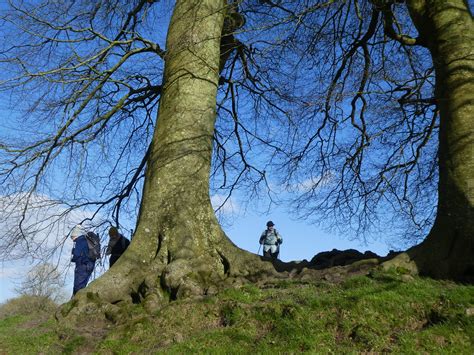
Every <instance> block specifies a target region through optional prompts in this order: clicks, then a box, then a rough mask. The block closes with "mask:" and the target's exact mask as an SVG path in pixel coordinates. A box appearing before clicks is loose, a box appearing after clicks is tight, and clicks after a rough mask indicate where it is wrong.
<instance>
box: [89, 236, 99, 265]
mask: <svg viewBox="0 0 474 355" xmlns="http://www.w3.org/2000/svg"><path fill="white" fill-rule="evenodd" d="M86 240H87V246H88V247H89V259H91V260H93V261H96V260H97V259H100V238H99V236H98V235H97V234H95V233H94V232H87V233H86Z"/></svg>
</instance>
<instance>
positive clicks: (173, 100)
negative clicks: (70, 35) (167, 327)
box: [62, 0, 275, 316]
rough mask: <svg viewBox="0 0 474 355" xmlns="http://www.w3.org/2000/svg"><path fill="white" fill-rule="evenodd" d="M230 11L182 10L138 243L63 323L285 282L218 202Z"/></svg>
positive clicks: (171, 44) (217, 2) (202, 5)
mask: <svg viewBox="0 0 474 355" xmlns="http://www.w3.org/2000/svg"><path fill="white" fill-rule="evenodd" d="M225 5H226V3H225V1H224V0H181V1H177V2H176V5H175V9H174V13H173V16H172V19H171V23H170V27H169V30H168V37H167V52H166V58H165V72H164V80H163V93H162V97H161V101H160V108H159V114H158V120H157V126H156V129H155V132H154V137H153V141H152V144H151V151H150V155H149V160H148V164H147V171H146V175H145V183H144V190H143V200H142V203H141V208H140V213H139V218H138V223H137V227H136V231H135V234H134V237H133V241H132V243H131V245H130V247H129V248H128V249H127V251H126V252H125V253H124V254H123V255H122V256H121V258H120V259H119V260H118V261H117V263H116V264H114V266H113V267H112V268H111V269H110V270H109V271H107V272H106V273H105V274H104V275H103V276H101V277H100V278H99V279H97V280H95V281H94V282H93V283H91V284H90V285H89V286H88V287H87V288H86V289H84V290H81V291H80V292H79V293H78V294H77V295H76V298H75V302H72V303H73V304H71V305H68V306H67V307H65V308H63V311H62V315H63V316H67V315H69V314H76V315H79V314H80V313H81V312H82V313H84V312H86V313H87V307H88V304H89V305H90V304H91V302H92V301H97V302H96V303H98V304H101V307H105V310H104V311H105V312H106V313H107V312H109V311H110V307H112V305H114V304H117V303H121V302H130V301H131V302H134V303H143V304H144V305H145V307H149V308H150V309H151V310H153V309H156V308H158V307H160V305H162V304H163V303H164V302H169V300H172V299H176V298H181V297H186V296H189V295H203V294H206V293H211V292H212V291H213V290H214V289H215V288H216V287H218V285H222V284H225V283H226V282H229V283H231V282H237V280H240V279H241V278H246V279H252V277H257V276H258V275H260V276H261V275H262V273H264V274H269V275H272V274H275V269H274V267H273V266H272V265H271V263H267V262H262V261H260V258H259V257H257V256H255V255H253V254H251V253H248V252H246V251H243V250H241V249H239V248H237V247H236V246H235V245H234V244H233V243H232V242H231V241H230V240H229V239H228V238H227V237H226V236H225V234H224V232H223V231H222V229H221V228H220V226H219V223H218V222H217V220H216V217H215V214H214V211H213V209H212V206H211V202H210V197H209V174H210V166H211V154H212V141H213V134H214V123H215V119H216V94H217V86H218V79H219V66H220V63H219V62H220V41H221V34H222V30H223V23H224V17H225ZM94 312H95V311H94Z"/></svg>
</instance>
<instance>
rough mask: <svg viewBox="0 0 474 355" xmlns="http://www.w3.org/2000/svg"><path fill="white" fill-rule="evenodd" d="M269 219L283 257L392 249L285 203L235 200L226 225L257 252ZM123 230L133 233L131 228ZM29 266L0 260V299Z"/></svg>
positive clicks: (66, 250)
mask: <svg viewBox="0 0 474 355" xmlns="http://www.w3.org/2000/svg"><path fill="white" fill-rule="evenodd" d="M268 220H272V221H273V222H274V223H275V228H276V229H277V230H278V231H279V232H280V234H281V235H282V236H283V240H284V242H283V245H282V246H281V253H280V259H281V260H283V261H291V260H303V259H307V260H310V259H311V258H312V257H313V256H314V255H316V254H317V253H319V252H322V251H328V250H332V249H334V248H335V249H340V250H344V249H357V250H359V251H361V252H364V251H366V250H371V251H373V252H375V253H377V254H378V255H386V254H387V253H388V251H389V250H390V249H391V247H390V245H389V244H387V243H386V242H383V241H373V242H370V243H369V244H367V245H365V244H364V243H363V242H362V241H360V240H353V241H350V240H348V239H347V238H343V237H339V236H337V235H332V234H328V233H326V232H324V231H322V230H321V229H320V228H318V227H317V226H314V225H311V224H308V223H306V222H305V221H301V220H295V219H293V218H291V217H290V216H289V214H288V213H287V212H286V211H285V210H284V208H283V207H278V208H273V209H272V210H271V211H270V212H269V213H267V214H261V213H259V212H258V211H255V210H253V211H251V210H247V211H246V212H243V211H240V210H239V208H238V206H236V205H235V204H234V209H233V211H230V210H226V211H225V216H224V220H223V221H224V223H223V228H224V231H225V232H226V233H227V235H228V236H229V238H230V239H231V240H232V241H233V242H234V243H235V244H236V245H237V246H239V247H240V248H242V249H245V250H248V251H250V252H252V253H257V251H258V249H259V244H258V239H259V237H260V234H261V233H262V231H263V230H264V229H265V224H266V222H267V221H268ZM230 221H232V224H231V223H230ZM122 232H123V233H124V234H125V235H126V236H127V237H129V235H130V232H129V231H126V230H124V231H122ZM103 237H104V236H103ZM71 247H72V242H71V241H70V240H67V241H66V243H65V246H64V249H63V257H64V262H65V267H67V266H68V265H69V268H68V269H66V270H65V271H64V272H65V277H66V279H67V283H66V286H65V294H66V295H67V296H69V295H70V293H71V290H72V284H71V280H72V272H73V265H72V264H68V259H69V255H70V254H69V253H70V249H71ZM260 252H261V251H260ZM106 264H107V263H106ZM28 269H29V265H28V263H27V262H26V261H25V260H20V261H16V262H0V303H3V302H5V301H6V300H7V299H10V298H14V297H16V296H17V295H16V294H15V292H14V288H15V286H17V285H18V284H19V283H20V282H21V279H22V278H23V277H24V275H25V274H26V272H27V271H28ZM98 270H99V268H98Z"/></svg>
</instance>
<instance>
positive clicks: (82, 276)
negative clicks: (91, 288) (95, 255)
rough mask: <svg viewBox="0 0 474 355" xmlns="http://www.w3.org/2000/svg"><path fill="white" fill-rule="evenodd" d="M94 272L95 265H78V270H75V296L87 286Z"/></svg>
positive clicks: (73, 292)
mask: <svg viewBox="0 0 474 355" xmlns="http://www.w3.org/2000/svg"><path fill="white" fill-rule="evenodd" d="M93 270H94V264H93V263H88V264H79V265H76V269H75V270H74V288H73V291H72V294H73V295H75V294H76V292H77V291H79V290H80V289H83V288H84V287H86V286H87V282H88V281H89V277H90V276H91V274H92V271H93Z"/></svg>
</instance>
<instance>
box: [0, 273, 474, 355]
mask: <svg viewBox="0 0 474 355" xmlns="http://www.w3.org/2000/svg"><path fill="white" fill-rule="evenodd" d="M123 314H124V315H125V314H126V315H127V317H126V319H127V321H123V320H122V321H121V320H120V319H116V320H115V324H112V323H111V324H110V325H108V327H107V328H106V329H102V330H101V331H94V332H90V331H85V330H84V331H83V332H81V331H80V330H77V329H76V330H74V331H72V330H69V331H66V330H64V329H60V330H59V329H55V327H56V326H57V325H56V324H55V323H54V322H53V321H52V320H51V319H50V320H44V321H42V323H41V324H40V325H39V327H38V329H39V330H38V331H42V334H43V337H40V336H38V334H37V330H36V329H35V330H34V332H31V329H30V332H29V333H28V332H23V329H25V328H28V323H29V322H31V321H33V319H32V318H31V317H27V316H15V315H10V316H8V317H6V318H4V319H2V320H0V344H2V345H0V353H3V352H5V353H34V352H35V349H37V348H39V346H40V345H41V349H42V351H41V352H44V353H76V352H77V353H92V352H98V353H104V354H108V353H110V354H112V353H117V354H127V353H134V354H136V353H144V354H149V353H160V352H162V353H195V352H197V353H254V352H258V353H270V352H278V353H295V352H310V353H328V352H335V351H337V352H368V351H370V352H397V353H426V352H428V353H440V352H449V353H456V354H472V353H474V286H469V285H460V284H456V283H452V282H444V281H434V280H431V279H423V278H417V277H411V276H408V275H399V274H394V273H386V272H383V273H382V272H379V271H376V272H375V271H374V272H372V273H371V274H369V275H367V276H356V277H352V278H349V279H347V280H345V281H343V282H341V283H337V284H334V283H328V282H321V281H319V282H290V281H286V282H277V283H272V284H267V285H265V286H264V287H262V288H258V287H256V286H254V285H245V286H243V287H241V288H239V289H227V290H225V291H223V292H221V293H219V294H218V295H216V296H210V297H207V298H202V299H197V300H187V301H176V302H173V303H170V304H169V305H168V306H167V307H165V308H163V309H161V310H160V311H159V312H157V313H155V314H147V313H146V312H145V311H144V310H143V309H142V308H141V307H140V306H136V305H129V306H127V307H125V308H124V309H123ZM55 331H56V337H53V336H52V334H53V333H54V332H55ZM35 334H36V335H35ZM45 334H46V336H45ZM58 335H60V336H58ZM20 341H25V342H26V343H28V344H30V345H28V347H27V348H25V349H24V351H19V350H18V349H19V348H18V347H17V345H15V344H18V343H19V342H20ZM35 342H36V343H37V344H40V345H37V347H36V348H35V346H34V345H33V344H34V343H35Z"/></svg>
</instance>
